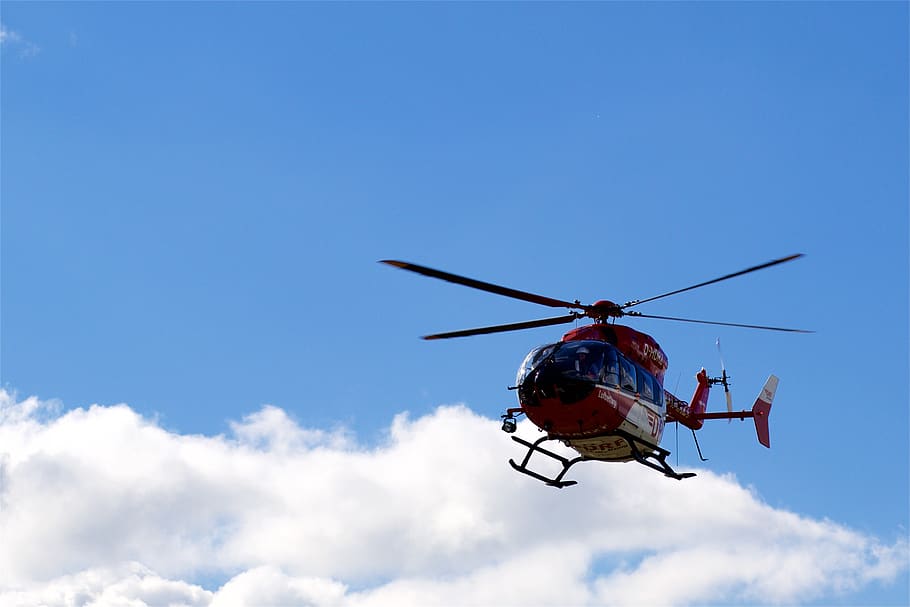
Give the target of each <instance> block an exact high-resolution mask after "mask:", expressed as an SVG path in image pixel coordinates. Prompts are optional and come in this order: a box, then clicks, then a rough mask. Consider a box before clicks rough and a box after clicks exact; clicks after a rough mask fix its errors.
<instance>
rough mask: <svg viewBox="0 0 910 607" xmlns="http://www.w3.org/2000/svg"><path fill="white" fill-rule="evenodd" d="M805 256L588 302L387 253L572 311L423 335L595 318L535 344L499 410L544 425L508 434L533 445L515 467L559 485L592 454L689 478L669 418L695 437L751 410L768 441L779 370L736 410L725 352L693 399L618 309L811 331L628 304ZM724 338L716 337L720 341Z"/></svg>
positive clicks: (432, 273) (512, 422) (512, 420)
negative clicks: (674, 384) (513, 394)
mask: <svg viewBox="0 0 910 607" xmlns="http://www.w3.org/2000/svg"><path fill="white" fill-rule="evenodd" d="M799 257H802V254H796V255H789V256H787V257H782V258H780V259H775V260H773V261H769V262H767V263H763V264H760V265H757V266H753V267H750V268H746V269H745V270H741V271H739V272H734V273H732V274H727V275H725V276H721V277H719V278H715V279H713V280H708V281H705V282H701V283H698V284H696V285H692V286H689V287H685V288H682V289H676V290H675V291H670V292H668V293H663V294H660V295H656V296H654V297H648V298H646V299H636V300H632V301H628V302H626V303H624V304H621V305H620V304H616V303H613V302H612V301H606V300H602V301H598V302H596V303H594V304H591V305H587V304H582V303H580V302H579V301H577V300H576V301H574V302H570V301H564V300H560V299H552V298H550V297H544V296H541V295H535V294H533V293H527V292H524V291H518V290H515V289H510V288H508V287H502V286H499V285H495V284H491V283H487V282H482V281H479V280H474V279H472V278H466V277H463V276H458V275H455V274H450V273H448V272H443V271H440V270H434V269H432V268H427V267H425V266H420V265H417V264H413V263H408V262H404V261H396V260H383V261H382V262H381V263H385V264H388V265H391V266H394V267H397V268H401V269H403V270H409V271H411V272H416V273H418V274H422V275H424V276H429V277H431V278H438V279H440V280H445V281H448V282H452V283H455V284H460V285H463V286H466V287H471V288H474V289H480V290H481V291H487V292H489V293H495V294H497V295H503V296H506V297H511V298H514V299H520V300H523V301H528V302H531V303H536V304H540V305H544V306H549V307H552V308H566V309H568V310H571V312H570V313H569V314H568V315H563V316H557V317H554V318H544V319H540V320H532V321H527V322H519V323H511V324H505V325H496V326H489V327H480V328H476V329H467V330H463V331H453V332H449V333H437V334H435V335H427V336H425V337H424V338H423V339H448V338H452V337H467V336H471V335H483V334H488V333H499V332H503V331H516V330H520V329H529V328H533V327H545V326H550V325H558V324H564V323H570V322H574V321H576V320H578V319H580V318H590V319H592V320H593V321H594V323H593V324H589V325H585V326H581V327H578V328H575V329H573V330H571V331H569V332H568V333H566V334H565V335H563V337H562V339H561V340H560V341H558V342H556V343H553V344H547V345H543V346H539V347H537V348H534V349H533V350H531V352H529V353H528V355H527V356H526V357H525V359H524V362H522V364H521V367H520V368H519V370H518V376H517V379H516V385H515V386H514V388H512V389H516V390H517V391H518V402H519V406H518V407H514V408H510V409H507V410H506V412H505V414H504V415H502V419H503V424H502V429H503V430H504V431H505V432H508V433H510V434H511V433H513V432H515V429H516V417H517V416H519V415H521V414H524V415H527V417H528V419H530V420H531V421H532V422H533V423H534V424H535V425H536V426H537V427H538V428H539V429H540V430H542V431H543V432H544V433H545V434H544V436H542V437H541V438H540V439H538V440H536V441H535V442H533V443H531V442H528V441H526V440H524V439H522V438H520V437H517V436H512V440H514V441H516V442H518V443H520V444H522V445H523V446H525V447H526V448H527V453H526V455H525V457H524V459H523V460H522V462H521V463H520V464H517V463H515V461H514V460H509V463H510V464H511V465H512V467H513V468H515V470H517V471H519V472H521V473H523V474H527V475H529V476H531V477H533V478H536V479H538V480H540V481H543V482H544V483H546V484H548V485H551V486H553V487H560V488H562V487H567V486H569V485H574V484H576V481H572V480H563V477H564V476H565V474H566V472H568V470H569V468H571V467H572V466H573V465H574V464H576V463H578V462H580V461H587V460H600V461H608V462H628V461H636V462H638V463H640V464H643V465H645V466H648V467H649V468H653V469H655V470H657V471H659V472H662V473H663V474H664V475H666V476H668V477H670V478H675V479H683V478H688V477H691V476H694V474H693V473H691V472H684V473H679V472H676V471H675V470H673V468H671V467H670V465H669V464H668V463H667V456H668V455H669V454H670V451H668V450H666V449H664V448H662V447H660V446H659V445H660V441H661V437H662V436H663V432H664V428H665V426H666V424H667V422H679V423H681V424H682V425H684V426H686V427H688V428H691V429H692V431H693V437H694V436H695V430H699V429H700V428H701V427H702V425H703V424H704V421H705V420H707V419H741V420H742V419H745V418H747V417H751V418H753V420H754V422H755V429H756V432H757V434H758V441H759V442H760V443H761V444H762V445H764V446H765V447H770V446H771V442H770V437H769V430H768V415H769V413H770V412H771V403H772V401H773V399H774V393H775V391H776V390H777V384H778V378H777V377H776V376H774V375H771V376H770V377H769V378H768V380H767V381H766V382H765V385H764V387H763V388H762V390H761V393H760V394H759V396H758V398H757V399H756V400H755V404H754V405H753V406H752V409H751V410H750V411H739V412H734V411H733V410H732V404H731V398H730V391H729V381H728V380H729V377H728V376H727V372H726V370H725V369H724V368H723V361H721V369H722V372H721V376H720V377H713V378H712V377H708V374H707V372H706V371H705V369H704V368H702V370H701V371H699V373H698V374H697V375H696V380H697V382H698V383H697V385H696V387H695V393H694V395H693V396H692V400H691V401H689V402H685V401H683V400H681V399H679V398H677V397H676V396H674V395H673V394H671V393H670V392H669V391H667V390H665V389H664V385H663V384H664V374H665V373H666V370H667V363H668V360H667V355H666V354H664V351H663V350H662V349H661V347H660V346H659V345H658V344H657V342H656V341H654V339H653V338H651V336H649V335H646V334H644V333H641V332H639V331H636V330H634V329H632V328H630V327H626V326H623V325H618V324H616V323H615V319H617V318H622V317H624V316H628V317H638V318H656V319H662V320H674V321H681V322H692V323H701V324H709V325H723V326H729V327H745V328H749V329H764V330H770V331H786V332H791V333H810V332H811V331H804V330H802V329H787V328H782V327H767V326H761V325H747V324H740V323H728V322H714V321H704V320H693V319H689V318H675V317H670V316H654V315H650V314H642V313H641V312H638V311H635V310H631V309H630V308H633V307H635V306H639V305H641V304H644V303H647V302H651V301H654V300H657V299H662V298H664V297H670V296H671V295H677V294H679V293H683V292H685V291H691V290H693V289H697V288H699V287H704V286H707V285H710V284H714V283H717V282H720V281H723V280H727V279H730V278H734V277H736V276H742V275H743V274H748V273H750V272H754V271H756V270H761V269H764V268H768V267H771V266H774V265H777V264H781V263H784V262H787V261H792V260H794V259H797V258H799ZM719 345H720V344H719V342H718V348H719ZM717 384H720V385H723V386H724V390H725V392H726V396H727V411H726V412H717V413H708V412H707V403H708V393H709V391H710V389H711V386H712V385H717ZM551 440H552V441H559V442H562V443H563V444H565V445H567V446H569V447H571V448H572V449H574V450H575V451H576V452H577V453H578V456H577V457H574V458H572V459H569V458H567V457H564V456H562V455H559V454H557V453H554V452H553V451H551V450H549V449H546V448H544V447H542V446H541V445H542V444H543V443H544V442H546V441H551ZM696 445H697V439H696ZM535 453H539V454H541V455H543V456H546V457H549V458H552V459H553V460H555V461H556V462H558V463H559V464H561V465H562V470H561V471H560V472H559V473H558V474H556V475H555V476H553V477H548V476H545V475H543V474H541V473H539V472H535V471H532V470H530V469H528V467H527V466H528V462H529V461H530V459H531V456H532V455H533V454H535ZM700 454H701V452H700V450H699V455H700Z"/></svg>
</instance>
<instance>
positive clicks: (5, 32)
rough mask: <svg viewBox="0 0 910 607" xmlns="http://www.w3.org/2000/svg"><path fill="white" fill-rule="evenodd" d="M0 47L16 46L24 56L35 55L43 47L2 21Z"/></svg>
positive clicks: (0, 24)
mask: <svg viewBox="0 0 910 607" xmlns="http://www.w3.org/2000/svg"><path fill="white" fill-rule="evenodd" d="M0 47H7V48H16V49H17V50H18V54H19V56H20V57H22V58H27V57H34V56H35V55H37V54H38V53H39V52H40V51H41V49H40V48H39V47H38V45H36V44H34V43H32V42H30V41H28V40H26V39H25V38H24V37H23V36H22V34H20V33H19V32H15V31H13V30H11V29H9V28H7V27H6V26H5V25H3V24H2V23H0Z"/></svg>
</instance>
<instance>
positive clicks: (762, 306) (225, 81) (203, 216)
mask: <svg viewBox="0 0 910 607" xmlns="http://www.w3.org/2000/svg"><path fill="white" fill-rule="evenodd" d="M0 18H2V25H3V41H2V90H0V94H2V99H0V100H2V105H0V112H2V114H0V116H2V131H0V133H2V139H0V144H2V150H0V151H2V167H0V168H2V245H0V247H2V249H0V252H2V348H0V354H2V359H0V363H2V368H0V371H2V377H0V381H2V387H3V389H4V390H5V391H6V392H7V393H8V394H10V395H15V396H13V397H12V401H13V402H19V403H21V402H24V401H23V399H27V398H28V397H36V398H37V399H39V400H40V401H41V402H44V403H47V402H51V403H58V405H59V408H58V409H57V411H56V413H55V414H54V415H56V416H65V415H66V413H67V412H72V411H78V410H80V409H82V410H85V409H87V408H88V407H89V406H90V405H92V404H95V403H97V404H99V405H102V406H104V407H111V406H113V405H117V404H120V403H124V404H126V405H127V406H128V407H129V410H130V411H132V412H134V413H135V414H136V415H138V416H140V417H141V418H143V419H146V420H154V424H157V426H159V427H160V428H161V429H163V430H165V431H166V432H168V433H170V434H171V435H173V436H175V437H190V436H194V435H203V436H208V437H217V436H218V435H231V432H232V428H234V425H236V424H237V423H240V420H243V419H246V418H247V416H250V415H255V414H256V412H257V411H259V412H261V411H263V409H261V408H262V407H263V406H264V405H271V406H273V407H275V408H276V409H275V410H280V411H282V412H284V414H286V416H287V420H284V421H282V422H281V423H282V424H283V423H288V424H292V425H293V426H294V427H298V426H299V428H305V429H312V430H313V431H316V430H318V431H321V432H326V433H332V432H341V431H342V430H343V432H346V433H350V434H352V435H355V436H356V437H357V440H358V441H359V443H358V444H360V445H361V446H363V448H366V449H369V448H373V447H375V446H377V445H382V444H384V441H386V440H387V439H388V436H389V433H390V431H391V430H390V424H391V423H392V420H393V418H395V416H396V415H398V414H400V413H402V412H404V411H407V412H409V413H410V415H411V416H412V418H414V419H422V418H424V417H426V416H428V417H427V419H435V417H433V416H435V415H437V414H438V413H437V408H438V407H439V406H440V405H452V404H458V403H462V404H464V405H465V406H466V407H467V408H468V409H469V410H470V411H471V412H473V414H476V415H478V416H481V417H485V418H489V420H490V421H489V423H490V424H495V423H496V422H495V421H494V420H496V419H497V418H498V415H499V414H500V413H501V412H502V411H503V410H504V409H505V408H506V407H508V406H513V404H514V393H512V392H508V391H507V390H506V387H507V386H509V385H511V383H512V381H513V379H514V374H515V370H516V368H517V366H518V364H519V363H520V362H521V360H522V358H523V356H524V354H525V353H526V352H527V351H528V350H530V349H531V348H532V347H533V346H535V345H538V344H541V343H546V342H550V341H556V340H558V339H559V337H560V336H561V334H562V333H561V331H560V330H559V328H556V329H536V330H532V331H527V332H521V333H515V334H504V335H497V336H487V337H476V338H471V339H466V340H452V341H448V342H442V343H436V342H434V343H427V342H423V341H421V340H419V339H417V336H419V335H422V334H426V333H431V332H438V331H444V330H451V329H460V328H468V327H474V326H479V325H484V324H497V323H504V322H512V321H520V320H529V319H534V318H540V317H545V316H548V315H551V314H552V311H551V310H548V309H540V308H538V307H536V306H534V305H532V304H527V303H523V302H518V301H511V300H508V299H505V298H500V297H497V296H495V295H489V294H485V293H480V292H476V291H471V290H469V289H464V288H460V287H456V286H454V285H450V284H446V283H442V282H438V281H432V280H428V279H425V278H423V277H419V276H415V275H409V274H407V273H405V272H401V271H398V270H394V269H391V268H388V267H384V266H381V265H379V264H377V263H376V261H377V260H379V259H387V258H394V259H404V260H408V261H414V262H417V263H421V264H424V265H428V266H431V267H437V268H441V269H445V270H448V271H451V272H455V273H459V274H463V275H467V276H472V277H475V278H478V279H481V280H487V281H491V282H495V283H499V284H506V285H509V286H512V287H514V288H518V289H522V290H528V291H534V292H537V293H541V294H543V295H548V296H551V297H556V298H560V299H569V300H573V299H576V298H577V299H579V300H581V301H583V302H593V301H594V300H597V299H611V300H614V301H627V300H629V299H636V298H643V297H647V296H651V295H655V294H658V293H662V292H665V291H668V290H671V289H674V288H678V287H682V286H686V285H689V284H692V283H696V282H700V281H702V280H706V279H709V278H713V277H715V276H719V275H722V274H726V273H728V272H732V271H736V270H739V269H742V268H745V267H747V266H750V265H754V264H757V263H761V262H764V261H767V260H770V259H773V258H776V257H781V256H784V255H787V254H791V253H797V252H802V253H805V254H806V257H805V258H803V259H800V260H798V261H794V262H791V263H789V264H785V265H783V266H779V267H776V268H771V269H768V270H765V271H762V272H759V273H756V274H753V275H750V276H747V277H742V278H738V279H734V280H732V281H729V282H726V283H723V284H720V285H714V286H710V287H706V288H704V289H702V290H698V291H695V292H692V293H686V294H682V295H679V296H677V297H674V298H669V299H666V300H661V301H659V302H654V303H653V304H649V305H647V306H642V307H641V311H642V312H646V313H653V314H664V315H671V316H683V317H691V318H704V319H710V320H720V321H732V322H746V323H755V324H767V325H782V326H794V327H800V328H806V329H812V330H814V331H816V333H814V334H811V335H789V334H776V333H771V332H757V331H746V330H740V329H728V328H722V327H716V328H715V327H702V326H698V325H685V324H674V323H668V322H664V321H658V320H639V321H637V322H635V324H634V326H635V327H636V328H637V329H639V330H643V331H646V332H648V333H649V334H651V335H652V336H654V338H655V339H656V340H657V341H658V342H659V343H660V344H661V345H662V347H663V349H664V350H665V351H666V352H667V354H668V356H669V359H670V368H669V371H668V373H667V380H666V385H667V387H668V388H669V389H670V390H671V391H675V392H677V393H679V394H680V395H681V396H682V397H684V398H688V396H689V395H690V394H691V391H692V389H693V387H694V380H693V375H694V374H695V372H697V371H698V369H699V368H700V367H701V366H703V365H704V366H706V367H707V368H708V370H709V372H712V373H716V372H717V371H718V370H719V363H718V358H717V353H716V349H715V345H714V344H715V340H716V339H717V338H720V339H721V342H722V344H723V349H724V358H725V362H726V365H727V368H728V371H729V373H730V374H731V375H732V377H733V381H734V384H733V390H734V398H735V401H736V402H735V404H736V405H737V406H740V407H743V408H748V407H750V406H751V403H752V400H753V399H754V397H755V395H756V394H757V393H758V391H759V390H760V388H761V385H762V383H763V382H764V380H765V378H766V377H767V375H768V374H769V373H775V374H777V375H778V376H780V378H781V383H780V388H779V391H778V395H777V398H776V400H775V408H774V412H773V415H772V418H771V435H772V445H773V448H772V449H771V450H770V451H767V450H765V449H763V448H761V447H760V446H759V445H758V444H757V443H756V441H755V438H754V431H753V429H752V428H751V424H742V423H739V422H735V423H733V424H729V425H728V424H726V423H719V424H715V425H713V426H710V427H708V428H706V429H705V430H704V431H703V432H701V434H700V435H699V440H700V443H701V446H702V448H703V450H704V451H705V452H706V455H707V456H708V457H709V458H710V461H709V462H706V463H704V464H701V463H700V462H698V459H697V456H696V454H695V450H694V446H693V445H692V441H691V437H690V436H689V435H688V434H687V433H683V432H680V435H679V448H678V449H677V447H676V442H675V435H674V433H673V431H672V429H669V430H668V432H667V434H666V435H665V439H664V445H665V446H666V447H668V448H670V449H671V450H673V451H674V455H673V456H672V458H671V459H672V460H673V461H674V462H676V461H678V462H679V464H680V466H683V467H686V466H692V467H698V468H699V469H704V470H706V471H708V470H710V471H713V472H714V473H716V474H718V475H723V474H727V473H730V474H733V475H735V482H736V483H738V484H740V485H742V486H744V487H749V488H751V489H752V490H753V491H754V492H755V494H756V495H757V496H759V498H760V499H761V500H762V501H763V503H766V504H767V505H768V506H770V507H771V508H774V509H780V510H784V511H788V512H794V513H798V514H799V515H800V516H803V517H807V518H808V519H811V520H817V521H833V522H834V523H836V524H838V525H843V526H844V527H845V528H849V529H851V530H855V531H856V532H858V533H862V534H865V535H866V536H869V537H874V538H878V539H879V540H880V541H881V542H883V543H884V544H886V545H891V544H893V543H894V542H895V541H898V540H900V538H906V536H907V533H908V532H907V529H908V525H910V521H908V501H910V498H908V478H910V470H908V459H910V453H908V430H910V420H908V405H910V401H908V368H910V361H908V335H910V330H908V314H907V310H908V276H910V268H908V204H907V201H908V160H910V159H908V110H907V108H908V77H907V74H908V59H907V56H908V52H907V51H908V34H907V32H908V10H907V4H906V3H897V2H893V3H862V4H860V3H672V4H670V3H647V4H625V3H584V4H582V3H579V4H549V3H541V4H536V3H535V4H519V3H515V4H511V3H510V4H499V3H495V4H473V3H472V4H407V3H394V4H391V3H376V4H372V3H370V4H309V3H283V4H282V3H277V4H273V3H265V4H259V3H239V4H219V3H180V4H156V3H126V4H93V3H78V4H62V3H28V4H26V3H18V2H6V3H4V4H3V10H2V13H0ZM677 386H678V389H677ZM709 407H710V408H714V409H720V408H722V407H723V399H722V397H721V396H720V395H719V394H714V396H713V397H712V400H711V401H710V403H709ZM267 411H272V409H267ZM255 419H259V418H255ZM269 419H271V418H269ZM281 419H284V418H281ZM42 423H48V424H51V423H54V422H53V421H52V420H51V421H48V420H45V421H43V422H42ZM275 423H278V422H275ZM232 424H234V425H232ZM491 440H496V441H502V442H506V441H507V438H506V436H505V435H499V436H494V437H493V438H492V439H491ZM270 444H271V443H270ZM472 444H473V443H472ZM462 455H464V456H465V458H468V456H470V450H469V449H467V448H466V449H465V452H464V453H462ZM13 459H14V460H15V457H14V458H13ZM16 461H18V460H16ZM23 461H24V460H23ZM487 464H488V465H489V466H505V467H507V466H506V464H505V461H501V462H499V461H498V460H497V462H487ZM590 467H591V468H593V469H591V470H587V471H586V472H585V474H587V475H588V476H591V475H594V476H596V475H597V474H598V473H599V472H598V471H602V470H603V467H598V466H597V465H594V464H592V465H591V466H590ZM620 467H621V466H620ZM635 472H636V473H637V474H639V475H641V476H648V475H650V474H652V473H651V472H650V471H647V470H645V469H641V470H636V471H635ZM603 473H604V474H617V473H616V472H615V471H610V472H606V471H603ZM7 474H10V475H12V474H13V473H12V472H9V471H8V472H7ZM440 474H444V472H442V471H440ZM621 474H628V473H626V472H622V473H621ZM522 480H524V479H522ZM632 482H633V483H634V482H635V481H632ZM668 482H669V481H668ZM633 486H635V485H633ZM643 487H644V488H643V489H642V491H645V490H647V489H646V488H647V487H651V484H650V481H649V482H648V483H647V484H645V485H643ZM525 489H528V487H527V485H526V484H523V483H519V484H518V485H517V489H516V490H517V491H522V490H525ZM76 490H78V487H77V488H76ZM573 490H574V489H573ZM605 490H608V489H605ZM535 491H536V488H535ZM535 495H536V493H535ZM581 495H582V494H581V490H580V491H579V492H575V493H574V494H573V493H572V490H566V491H563V492H560V493H559V494H558V496H557V497H558V499H557V498H555V497H546V498H545V499H546V500H554V501H552V504H556V507H559V508H562V507H564V508H566V509H567V510H568V511H573V510H574V509H576V508H578V504H577V503H573V502H574V501H575V500H579V499H580V496H581ZM518 502H519V503H520V500H518ZM547 503H548V504H549V503H551V502H547ZM693 516H695V515H693ZM528 532H529V533H532V532H533V529H529V530H528ZM263 558H264V557H263ZM132 560H136V559H132ZM112 562H113V561H112ZM263 563H265V560H263ZM90 565H91V566H94V564H93V563H89V564H86V565H85V568H88V567H89V566H90ZM248 565H249V563H248V562H245V564H243V565H242V566H241V565H236V566H235V569H230V567H228V568H226V569H225V570H224V571H221V572H215V573H214V574H213V575H214V577H213V578H212V579H221V578H219V576H222V577H225V579H226V578H227V577H230V575H232V574H233V573H234V572H236V571H241V570H242V568H243V567H246V566H248ZM237 567H239V569H237ZM595 569H596V568H595ZM174 571H176V573H174V574H173V576H174V577H173V579H177V577H180V579H183V580H188V581H190V582H193V583H198V584H201V585H202V586H204V587H205V589H206V590H207V591H215V590H217V588H214V587H209V586H207V585H206V583H204V580H205V579H208V578H205V577H204V576H203V577H198V576H197V577H193V576H194V575H195V574H190V573H185V572H183V571H181V570H179V569H177V568H175V570H174ZM75 572H76V570H72V569H67V568H66V567H64V566H63V565H61V568H60V570H59V571H57V572H54V573H57V574H59V575H64V574H71V573H75ZM156 572H158V573H161V571H159V570H158V569H156ZM323 573H324V574H325V575H326V576H327V577H328V578H331V579H335V580H341V581H343V582H345V583H355V582H350V580H348V579H347V578H345V577H344V575H345V574H343V573H333V572H332V571H328V572H320V575H322V574H323ZM285 574H287V575H291V572H289V570H288V568H287V566H286V567H285V569H284V570H283V573H282V575H285ZM162 575H164V574H162ZM388 575H389V577H390V578H391V577H395V574H394V573H389V574H388ZM427 575H429V574H427ZM165 577H166V576H165ZM201 580H202V581H201ZM23 583H24V582H23ZM356 583H363V584H367V585H368V583H367V582H356ZM356 583H355V585H356ZM907 586H908V579H907V572H906V568H904V569H903V570H902V571H901V572H900V573H899V574H897V576H896V577H894V578H891V579H890V580H889V581H887V582H874V583H873V582H870V583H864V584H860V585H859V587H857V588H855V589H853V590H851V591H849V592H845V593H842V594H826V593H823V592H822V593H820V594H815V595H812V594H811V593H810V594H807V595H794V596H790V597H786V599H785V600H784V602H813V601H817V602H821V603H826V604H827V603H846V604H869V603H880V604H902V603H905V602H906V601H907V599H908V590H907ZM737 596H738V595H735V594H733V595H721V596H719V597H697V600H698V601H705V600H707V601H709V602H710V601H718V602H726V601H729V600H734V599H735V600H740V599H741V600H743V601H745V602H757V603H761V602H763V601H761V600H760V599H756V598H754V597H752V598H749V597H748V596H746V597H745V598H743V597H739V598H736V597H737ZM731 597H733V598H731Z"/></svg>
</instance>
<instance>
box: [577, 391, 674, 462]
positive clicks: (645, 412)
mask: <svg viewBox="0 0 910 607" xmlns="http://www.w3.org/2000/svg"><path fill="white" fill-rule="evenodd" d="M663 424H664V422H663V417H662V416H660V415H659V414H658V412H656V411H654V410H652V409H651V408H650V407H647V406H645V405H644V404H642V403H641V402H640V401H638V400H636V401H635V402H634V403H633V404H632V406H631V407H630V408H629V411H628V413H627V415H626V417H625V419H624V420H623V421H622V423H620V424H619V425H618V427H617V428H615V429H614V430H613V432H616V431H617V430H618V432H616V433H615V434H610V433H609V431H605V433H604V434H602V435H601V436H594V437H589V438H578V439H570V440H567V441H566V444H568V445H569V446H570V447H572V448H573V449H575V450H576V451H578V453H579V454H580V455H582V456H583V457H585V458H587V459H599V460H605V461H620V462H622V461H630V460H632V459H635V457H634V455H633V454H632V447H631V446H630V445H629V441H628V439H629V438H631V439H635V442H636V444H637V446H638V448H639V450H641V449H642V447H644V446H645V445H655V446H656V445H658V444H659V443H660V438H661V435H662V434H663Z"/></svg>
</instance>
